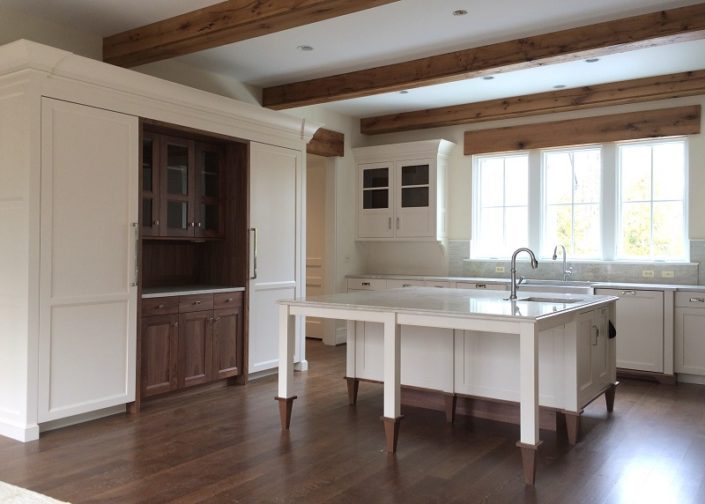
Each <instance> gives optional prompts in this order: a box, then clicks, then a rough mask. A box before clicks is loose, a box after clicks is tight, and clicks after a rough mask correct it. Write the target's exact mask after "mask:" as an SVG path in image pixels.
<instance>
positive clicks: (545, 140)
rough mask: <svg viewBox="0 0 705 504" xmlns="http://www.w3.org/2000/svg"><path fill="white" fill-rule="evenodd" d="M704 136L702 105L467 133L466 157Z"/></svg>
mask: <svg viewBox="0 0 705 504" xmlns="http://www.w3.org/2000/svg"><path fill="white" fill-rule="evenodd" d="M698 133H700V105H693V106H691V107H677V108H669V109H660V110H645V111H642V112H628V113H626V114H612V115H606V116H596V117H585V118H582V119H570V120H567V121H555V122H547V123H540V124H526V125H522V126H510V127H508V128H492V129H486V130H478V131H466V132H465V148H464V153H465V155H466V156H469V155H471V154H479V153H488V152H506V151H516V150H524V149H527V150H528V149H540V148H544V147H558V146H561V145H579V144H588V143H596V142H616V141H620V140H634V139H638V138H654V137H662V136H671V135H695V134H698Z"/></svg>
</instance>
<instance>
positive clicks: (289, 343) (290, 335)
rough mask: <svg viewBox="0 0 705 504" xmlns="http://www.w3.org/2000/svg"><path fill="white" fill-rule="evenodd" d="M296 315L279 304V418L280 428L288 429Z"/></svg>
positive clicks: (291, 401)
mask: <svg viewBox="0 0 705 504" xmlns="http://www.w3.org/2000/svg"><path fill="white" fill-rule="evenodd" d="M295 335H296V317H295V316H294V315H291V314H290V313H289V306H288V305H280V306H279V387H278V393H279V395H278V396H277V397H275V399H276V400H277V401H279V420H280V422H281V428H282V430H289V424H290V423H291V408H292V406H293V403H294V399H296V396H295V395H294V394H293V389H294V347H295V345H296V342H295V341H294V339H295Z"/></svg>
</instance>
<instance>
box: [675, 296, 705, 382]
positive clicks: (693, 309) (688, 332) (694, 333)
mask: <svg viewBox="0 0 705 504" xmlns="http://www.w3.org/2000/svg"><path fill="white" fill-rule="evenodd" d="M675 311H676V316H675V371H676V372H677V373H686V374H692V375H699V376H705V293H704V292H687V291H683V292H677V293H676V310H675Z"/></svg>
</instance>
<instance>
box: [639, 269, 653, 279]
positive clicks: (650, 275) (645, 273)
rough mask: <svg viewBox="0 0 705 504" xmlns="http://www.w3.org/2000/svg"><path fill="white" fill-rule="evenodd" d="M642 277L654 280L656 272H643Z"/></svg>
mask: <svg viewBox="0 0 705 504" xmlns="http://www.w3.org/2000/svg"><path fill="white" fill-rule="evenodd" d="M641 276H643V277H644V278H653V277H654V270H641Z"/></svg>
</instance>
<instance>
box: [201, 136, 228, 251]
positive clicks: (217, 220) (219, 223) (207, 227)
mask: <svg viewBox="0 0 705 504" xmlns="http://www.w3.org/2000/svg"><path fill="white" fill-rule="evenodd" d="M196 167H197V170H196V200H195V206H194V211H195V212H196V219H195V220H196V236H198V237H204V238H217V237H220V236H223V232H224V229H225V222H224V219H225V206H224V201H223V200H224V198H223V192H224V183H225V169H224V168H225V153H224V151H223V149H221V148H220V147H219V146H217V145H211V144H198V145H197V147H196Z"/></svg>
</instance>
